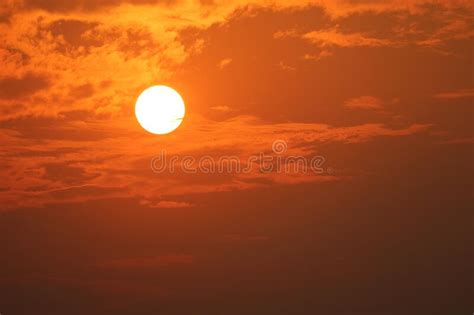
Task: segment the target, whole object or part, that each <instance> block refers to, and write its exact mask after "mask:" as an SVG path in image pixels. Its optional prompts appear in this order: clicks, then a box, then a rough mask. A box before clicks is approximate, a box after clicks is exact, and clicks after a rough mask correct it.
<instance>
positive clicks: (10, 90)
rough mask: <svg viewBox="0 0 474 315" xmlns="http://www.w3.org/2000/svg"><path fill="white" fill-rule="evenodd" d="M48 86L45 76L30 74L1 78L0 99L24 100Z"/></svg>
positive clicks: (48, 82)
mask: <svg viewBox="0 0 474 315" xmlns="http://www.w3.org/2000/svg"><path fill="white" fill-rule="evenodd" d="M49 86H50V81H49V79H48V78H47V77H46V76H44V75H40V74H35V73H31V72H28V73H26V74H25V75H23V76H21V77H13V76H10V77H9V76H7V77H3V78H0V99H16V98H25V97H27V96H30V95H32V94H34V93H35V92H37V91H39V90H42V89H46V88H48V87H49Z"/></svg>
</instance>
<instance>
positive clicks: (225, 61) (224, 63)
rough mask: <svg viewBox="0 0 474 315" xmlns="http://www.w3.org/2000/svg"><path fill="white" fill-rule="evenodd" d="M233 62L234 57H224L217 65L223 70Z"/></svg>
mask: <svg viewBox="0 0 474 315" xmlns="http://www.w3.org/2000/svg"><path fill="white" fill-rule="evenodd" d="M231 62H232V58H225V59H222V60H221V61H219V63H218V64H217V66H218V67H219V69H220V70H222V69H224V68H225V67H227V66H228V65H229V64H230V63H231Z"/></svg>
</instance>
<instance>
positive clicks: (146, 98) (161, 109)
mask: <svg viewBox="0 0 474 315" xmlns="http://www.w3.org/2000/svg"><path fill="white" fill-rule="evenodd" d="M184 113H185V107H184V101H183V98H182V97H181V95H179V94H178V92H176V91H175V90H173V89H172V88H170V87H168V86H165V85H154V86H151V87H149V88H147V89H146V90H144V91H143V92H142V93H141V94H140V96H138V99H137V102H136V103H135V116H136V117H137V120H138V122H139V123H140V125H141V126H142V127H143V129H145V130H146V131H148V132H151V133H154V134H159V135H163V134H167V133H170V132H172V131H173V130H175V129H176V128H178V127H179V125H180V124H181V122H182V121H183V118H184Z"/></svg>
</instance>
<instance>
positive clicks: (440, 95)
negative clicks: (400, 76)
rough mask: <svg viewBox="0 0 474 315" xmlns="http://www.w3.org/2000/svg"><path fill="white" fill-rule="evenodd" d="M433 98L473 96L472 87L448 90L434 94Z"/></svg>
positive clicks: (473, 90)
mask: <svg viewBox="0 0 474 315" xmlns="http://www.w3.org/2000/svg"><path fill="white" fill-rule="evenodd" d="M434 97H435V98H439V99H457V98H471V97H474V89H472V88H470V89H459V90H454V91H448V92H441V93H438V94H435V95H434Z"/></svg>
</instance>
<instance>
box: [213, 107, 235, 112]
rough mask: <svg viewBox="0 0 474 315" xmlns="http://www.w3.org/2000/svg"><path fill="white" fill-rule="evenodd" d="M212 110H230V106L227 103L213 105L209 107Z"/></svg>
mask: <svg viewBox="0 0 474 315" xmlns="http://www.w3.org/2000/svg"><path fill="white" fill-rule="evenodd" d="M211 109H212V110H215V111H218V112H228V111H230V107H229V106H227V105H221V106H213V107H211Z"/></svg>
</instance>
